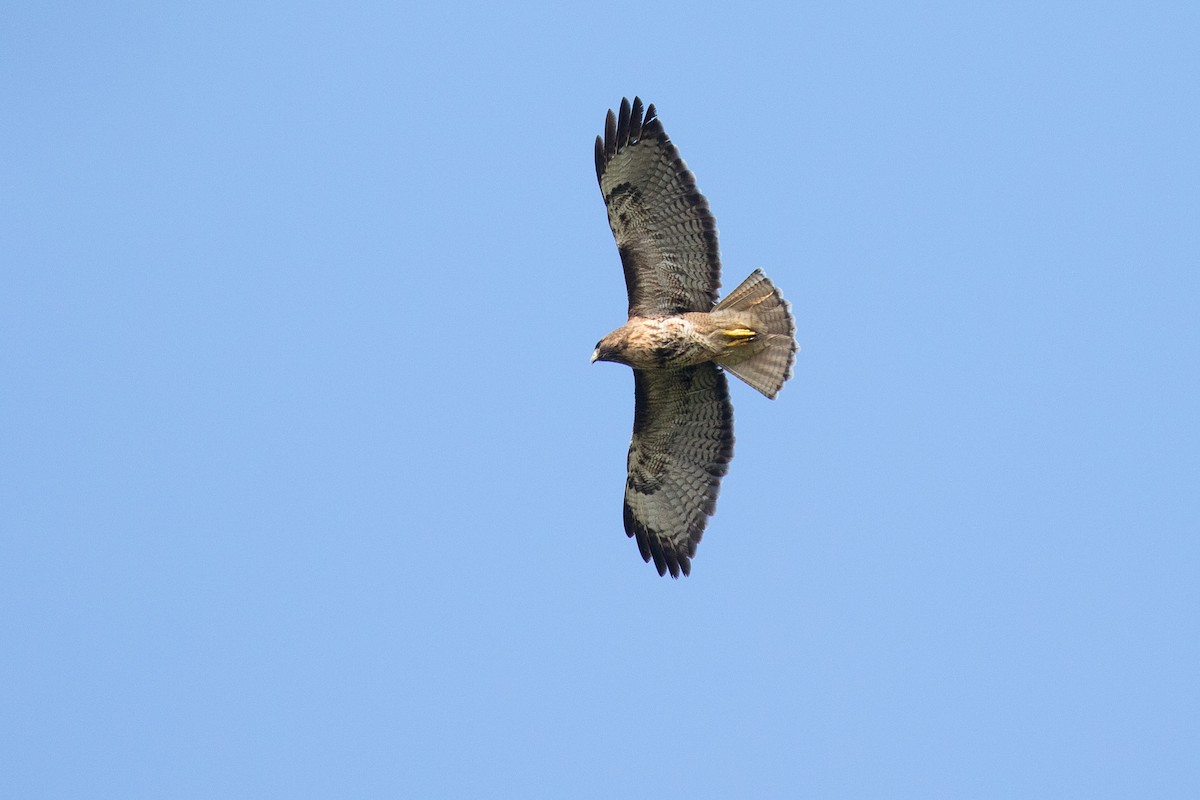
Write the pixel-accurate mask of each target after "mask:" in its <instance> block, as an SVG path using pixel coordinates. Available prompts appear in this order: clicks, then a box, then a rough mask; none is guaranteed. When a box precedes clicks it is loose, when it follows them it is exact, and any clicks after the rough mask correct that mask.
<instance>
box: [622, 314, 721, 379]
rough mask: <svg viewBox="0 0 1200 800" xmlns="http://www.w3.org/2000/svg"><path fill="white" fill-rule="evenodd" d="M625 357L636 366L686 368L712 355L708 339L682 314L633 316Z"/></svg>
mask: <svg viewBox="0 0 1200 800" xmlns="http://www.w3.org/2000/svg"><path fill="white" fill-rule="evenodd" d="M626 327H627V329H628V331H629V338H628V340H627V341H628V346H629V347H628V350H627V352H626V357H627V358H628V359H629V363H630V365H631V366H633V367H636V368H637V369H664V368H667V367H686V366H691V365H693V364H700V363H702V362H704V361H709V360H711V359H712V357H713V356H714V355H715V353H714V352H713V351H712V350H711V349H710V347H709V345H708V343H707V339H706V338H705V337H704V336H702V335H701V334H700V333H699V332H698V331H697V330H696V329H695V327H694V326H693V325H692V323H691V322H690V321H689V320H686V319H684V318H682V317H667V318H665V319H645V318H640V319H633V320H630V321H629V322H628V323H627V325H626Z"/></svg>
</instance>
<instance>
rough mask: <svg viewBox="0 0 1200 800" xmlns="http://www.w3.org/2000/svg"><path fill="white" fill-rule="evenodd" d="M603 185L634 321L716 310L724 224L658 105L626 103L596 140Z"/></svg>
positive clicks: (598, 165) (638, 101)
mask: <svg viewBox="0 0 1200 800" xmlns="http://www.w3.org/2000/svg"><path fill="white" fill-rule="evenodd" d="M596 178H597V179H598V180H599V181H600V192H601V194H603V195H604V205H606V206H607V207H608V224H609V226H610V227H611V228H612V232H613V236H614V237H615V238H616V240H617V250H618V251H620V253H621V265H622V266H623V267H624V268H625V288H626V289H627V290H628V291H629V316H631V317H665V316H671V315H673V314H679V313H682V312H685V311H710V310H712V307H713V305H714V304H715V303H716V302H717V289H718V288H719V287H720V285H721V260H720V255H719V253H718V248H717V221H716V220H715V219H713V215H712V212H710V211H709V210H708V201H707V200H705V199H704V195H702V194H700V191H699V190H698V189H697V188H696V178H695V176H694V175H692V173H691V171H690V170H689V169H688V168H687V164H684V163H683V159H682V158H680V156H679V151H678V150H676V149H675V145H673V144H671V140H670V139H669V138H667V134H666V132H665V131H663V126H662V122H660V121H659V119H658V117H657V115H656V114H655V111H654V106H653V105H651V106H650V107H649V108H647V109H646V117H645V119H643V118H642V101H641V100H640V99H639V98H636V97H635V98H634V99H633V105H632V106H630V105H629V101H628V100H622V101H621V108H620V111H619V113H617V114H613V112H612V111H609V112H608V118H607V120H606V121H605V125H604V138H603V139H601V138H600V137H599V136H597V137H596Z"/></svg>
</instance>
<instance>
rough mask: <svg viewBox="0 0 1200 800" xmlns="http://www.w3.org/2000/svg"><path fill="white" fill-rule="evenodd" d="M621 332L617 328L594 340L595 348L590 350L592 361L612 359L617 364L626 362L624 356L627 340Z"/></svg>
mask: <svg viewBox="0 0 1200 800" xmlns="http://www.w3.org/2000/svg"><path fill="white" fill-rule="evenodd" d="M623 334H624V332H623V331H621V330H620V329H618V330H615V331H613V332H612V333H610V334H609V335H608V336H605V337H604V338H603V339H601V340H600V341H598V342H596V349H595V350H593V351H592V363H593V364H595V363H596V362H597V361H613V362H616V363H617V364H628V363H629V361H628V360H627V359H626V358H625V351H626V350H627V348H628V342H626V340H625V336H624V335H623Z"/></svg>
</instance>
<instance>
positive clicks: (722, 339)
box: [592, 98, 797, 578]
mask: <svg viewBox="0 0 1200 800" xmlns="http://www.w3.org/2000/svg"><path fill="white" fill-rule="evenodd" d="M596 177H597V179H598V180H599V181H600V191H601V194H603V196H604V203H605V205H606V206H607V208H608V222H609V226H610V227H611V228H612V232H613V236H614V237H615V238H616V241H617V251H618V252H619V253H620V255H621V266H622V267H623V269H624V272H625V287H626V289H627V291H628V294H629V320H628V322H626V323H625V324H624V325H622V326H621V327H620V328H618V329H616V330H615V331H613V332H612V333H610V334H608V335H607V336H605V337H604V338H603V339H601V340H600V341H599V342H598V343H597V344H596V350H595V352H594V353H593V354H592V361H615V362H617V363H621V364H627V365H629V366H630V367H632V368H633V376H634V399H635V405H634V419H633V438H632V440H631V441H630V444H629V459H628V470H629V476H628V478H627V479H626V482H625V511H624V517H625V532H626V533H627V534H628V535H629V536H631V537H633V538H635V539H636V540H637V544H638V549H639V551H640V552H641V554H642V558H643V559H645V560H646V561H650V560H651V559H653V561H654V566H655V568H657V570H658V574H659V575H665V574H666V573H667V572H668V571H669V572H670V573H671V576H672V577H675V578H677V577H679V575H680V573H682V574H684V575H687V574H688V573H689V572H690V571H691V558H692V557H693V556H694V555H695V554H696V545H697V544H698V543H699V541H700V537H701V536H702V535H703V533H704V528H705V525H706V524H707V523H708V517H709V516H710V515H712V513H713V511H714V510H715V509H716V501H717V492H718V490H719V489H720V481H721V477H722V476H723V475H724V474H725V472H726V470H727V469H728V465H729V461H730V459H731V458H732V457H733V407H732V405H731V404H730V402H729V388H728V384H727V382H726V380H725V372H724V371H725V370H728V371H729V372H732V373H733V374H734V375H737V376H738V377H739V378H741V379H742V380H744V381H745V382H746V383H748V384H749V385H751V386H753V387H754V388H755V389H757V390H758V391H760V392H762V393H763V394H764V395H766V396H767V397H770V398H773V397H775V395H776V394H777V393H778V392H779V389H780V388H781V387H782V386H783V384H784V382H785V381H786V380H787V379H788V378H789V377H790V376H791V369H792V361H793V359H794V357H795V352H796V349H797V347H796V341H795V338H794V334H795V324H794V322H793V320H792V315H791V311H790V308H789V306H788V304H787V302H786V301H785V300H784V299H783V297H782V296H781V295H780V294H779V291H778V290H777V289H776V288H775V287H774V285H772V283H771V281H770V280H769V279H768V278H767V276H766V275H764V274H763V273H762V270H755V271H754V272H753V273H751V275H750V277H748V278H747V279H746V280H745V281H743V282H742V284H741V285H740V286H738V287H737V288H736V289H734V290H733V291H732V292H730V294H729V296H728V297H726V298H725V299H724V300H722V301H721V302H720V303H718V302H717V289H718V288H719V287H720V276H721V260H720V255H719V251H718V247H717V224H716V220H715V219H714V218H713V215H712V213H711V212H710V211H709V209H708V202H707V201H706V200H705V199H704V195H702V194H700V192H699V191H698V190H697V189H696V180H695V177H694V176H693V175H692V173H691V172H690V171H689V170H688V168H687V165H686V164H684V162H683V159H682V158H680V156H679V152H678V151H677V150H676V149H675V145H673V144H672V143H671V141H670V139H668V138H667V134H666V133H665V132H664V131H663V127H662V123H661V122H660V121H659V119H658V115H657V114H656V113H655V109H654V106H653V105H651V106H649V107H647V108H646V109H645V116H644V117H643V107H642V101H641V100H640V99H638V98H634V100H633V103H632V105H631V104H630V103H629V101H628V100H622V101H621V107H620V111H619V112H618V113H617V114H614V113H613V112H612V111H611V110H610V111H609V112H608V117H607V119H606V120H605V126H604V136H603V138H601V137H596Z"/></svg>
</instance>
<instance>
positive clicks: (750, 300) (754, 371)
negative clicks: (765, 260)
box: [712, 269, 799, 399]
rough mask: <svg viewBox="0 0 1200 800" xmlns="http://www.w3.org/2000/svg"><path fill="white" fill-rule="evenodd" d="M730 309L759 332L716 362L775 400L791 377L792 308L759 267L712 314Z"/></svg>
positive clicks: (793, 354)
mask: <svg viewBox="0 0 1200 800" xmlns="http://www.w3.org/2000/svg"><path fill="white" fill-rule="evenodd" d="M721 311H725V312H730V316H731V317H735V318H737V319H746V320H747V322H748V323H749V324H750V326H751V328H752V330H754V331H755V332H756V333H757V334H758V335H757V336H756V337H755V338H754V340H753V341H751V342H747V343H746V344H745V345H743V346H741V347H737V348H735V349H731V350H730V351H729V352H728V353H726V354H724V355H722V356H721V357H720V358H718V359H717V363H718V364H720V365H721V366H722V367H724V368H725V369H726V370H728V371H729V372H732V373H733V374H734V375H736V376H738V377H739V378H741V379H742V380H743V381H745V382H746V383H748V384H750V385H751V386H753V387H754V388H755V389H757V390H758V391H760V392H762V393H763V394H764V395H766V396H767V397H769V398H771V399H774V398H775V395H777V394H779V390H780V389H781V388H782V387H783V384H784V382H785V381H786V380H787V379H788V378H790V377H792V362H793V361H794V360H795V358H796V351H797V350H798V349H799V346H798V345H797V344H796V322H795V320H794V319H793V318H792V308H791V306H790V305H789V304H788V302H787V301H786V300H784V299H783V295H781V294H780V293H779V290H778V289H776V288H775V285H774V284H773V283H771V279H770V278H768V277H767V276H766V275H765V274H763V271H762V270H761V269H756V270H754V272H752V273H750V277H748V278H746V280H744V281H742V283H741V285H740V286H738V287H737V288H736V289H734V290H733V291H732V292H730V293H729V296H728V297H726V298H725V299H724V300H722V301H721V302H719V303H717V305H716V306H715V307H714V308H713V310H712V313H713V314H717V313H718V312H721Z"/></svg>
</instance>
